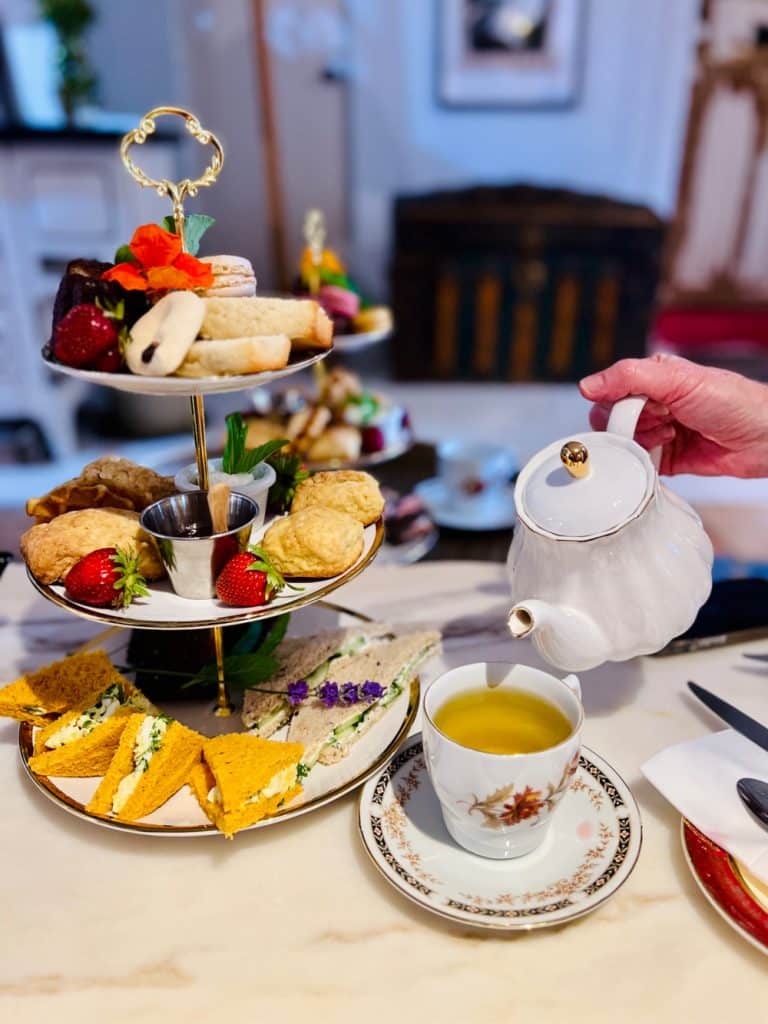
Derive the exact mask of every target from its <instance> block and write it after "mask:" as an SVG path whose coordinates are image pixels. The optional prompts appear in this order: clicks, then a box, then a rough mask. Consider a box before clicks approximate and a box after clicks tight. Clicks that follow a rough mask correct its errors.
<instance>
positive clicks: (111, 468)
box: [27, 455, 176, 523]
mask: <svg viewBox="0 0 768 1024" xmlns="http://www.w3.org/2000/svg"><path fill="white" fill-rule="evenodd" d="M175 493H176V487H175V485H174V482H173V477H170V476H161V475H160V474H159V473H156V472H155V471H154V470H153V469H147V468H146V467H145V466H137V465H136V463H135V462H131V461H130V460H129V459H121V458H118V457H117V456H114V455H107V456H105V457H103V458H101V459H96V460H95V461H94V462H89V463H88V465H87V466H83V468H82V470H81V471H80V475H79V476H77V477H75V478H74V479H72V480H68V481H67V482H66V483H63V484H59V486H58V487H54V489H53V490H52V491H49V492H48V494H44V495H43V496H42V497H41V498H29V499H28V501H27V515H28V516H35V518H36V519H37V522H38V523H45V522H48V521H49V520H50V519H54V518H55V517H56V516H59V515H62V514H63V513H64V512H72V511H74V510H75V509H84V508H127V509H131V510H132V511H134V512H143V511H144V509H145V508H146V507H147V506H148V505H151V504H152V503H153V502H154V501H159V500H160V498H167V497H169V496H170V495H171V494H175Z"/></svg>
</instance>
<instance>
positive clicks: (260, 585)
mask: <svg viewBox="0 0 768 1024" xmlns="http://www.w3.org/2000/svg"><path fill="white" fill-rule="evenodd" d="M284 586H285V580H284V579H283V577H282V576H281V575H280V573H279V572H278V571H277V569H276V568H275V567H274V565H273V564H272V562H271V561H270V560H269V558H268V557H267V555H266V554H265V553H264V551H263V550H262V549H261V548H259V547H251V548H249V549H248V550H247V551H242V552H241V553H240V554H239V555H235V557H234V558H231V559H230V560H229V561H228V562H227V564H226V565H225V566H224V568H223V569H222V570H221V572H220V573H219V578H218V579H217V580H216V594H217V595H218V598H219V600H220V601H222V602H223V603H224V604H229V605H234V606H235V607H236V608H249V607H251V606H253V605H261V604H267V602H268V601H271V600H272V598H273V597H274V596H275V594H276V593H278V591H280V590H282V589H283V587H284Z"/></svg>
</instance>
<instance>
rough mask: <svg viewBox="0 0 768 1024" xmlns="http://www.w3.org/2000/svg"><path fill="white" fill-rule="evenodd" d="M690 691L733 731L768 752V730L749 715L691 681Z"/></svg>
mask: <svg viewBox="0 0 768 1024" xmlns="http://www.w3.org/2000/svg"><path fill="white" fill-rule="evenodd" d="M688 689H689V690H690V691H691V693H692V694H693V695H694V696H695V697H698V699H699V700H700V701H701V702H702V704H705V705H706V706H707V707H708V708H709V710H710V711H714V713H715V714H716V715H717V716H718V718H722V720H723V721H724V722H726V723H727V724H728V725H730V727H731V728H732V729H735V730H736V732H740V733H741V735H742V736H746V737H747V739H748V740H751V741H752V742H753V743H755V744H757V746H758V747H762V748H763V750H768V729H766V727H765V726H764V725H761V724H760V722H758V721H756V719H754V718H750V716H749V715H747V714H745V713H744V712H743V711H739V709H738V708H735V707H734V706H733V704H729V703H728V701H727V700H723V699H722V697H718V696H717V695H716V694H714V693H710V691H709V690H705V689H704V687H703V686H699V685H698V683H692V682H690V681H689V683H688Z"/></svg>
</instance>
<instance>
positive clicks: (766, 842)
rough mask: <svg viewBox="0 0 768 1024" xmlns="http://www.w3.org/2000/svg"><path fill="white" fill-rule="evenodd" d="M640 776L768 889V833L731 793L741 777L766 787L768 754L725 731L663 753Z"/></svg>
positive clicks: (737, 734) (653, 758) (671, 748)
mask: <svg viewBox="0 0 768 1024" xmlns="http://www.w3.org/2000/svg"><path fill="white" fill-rule="evenodd" d="M641 771H642V773H643V775H645V777H646V779H648V781H649V782H650V783H651V785H653V786H655V787H656V789H658V791H659V792H660V793H661V794H662V796H664V797H666V798H667V800H669V802H670V803H671V804H672V805H673V806H674V807H676V808H677V809H678V811H680V813H681V814H682V815H684V817H686V818H687V819H688V820H689V821H690V822H691V824H693V825H695V826H696V828H697V829H698V830H699V831H700V832H703V833H704V835H705V836H709V838H710V839H711V840H712V841H713V842H715V843H717V845H718V846H722V847H723V849H725V850H727V851H728V852H729V853H730V854H731V855H732V856H734V857H735V858H736V859H737V860H739V861H741V863H742V864H745V865H746V866H747V867H748V868H749V869H750V871H752V872H753V874H755V875H757V877H758V878H760V879H761V880H762V881H763V882H766V883H768V828H763V826H762V825H760V824H758V823H757V822H756V821H755V819H754V818H753V817H752V816H751V814H750V813H749V811H748V810H747V809H746V807H745V806H744V804H743V803H742V802H741V800H740V799H739V795H738V793H737V792H736V783H737V782H738V780H739V779H742V778H744V777H745V776H746V777H747V778H753V779H765V780H766V781H768V751H765V750H761V749H760V747H758V746H756V745H755V744H754V743H752V742H751V741H750V740H748V739H746V738H745V737H744V736H741V735H740V734H739V733H737V732H734V731H733V729H725V730H724V731H723V732H716V733H710V734H708V735H707V736H702V737H700V738H699V739H696V740H689V741H688V742H687V743H678V744H677V746H674V747H668V748H667V749H666V750H662V751H661V752H660V753H658V754H656V755H655V756H654V757H652V758H651V759H650V761H647V762H646V763H645V764H644V765H643V766H642V768H641Z"/></svg>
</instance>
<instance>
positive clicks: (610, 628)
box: [507, 396, 712, 672]
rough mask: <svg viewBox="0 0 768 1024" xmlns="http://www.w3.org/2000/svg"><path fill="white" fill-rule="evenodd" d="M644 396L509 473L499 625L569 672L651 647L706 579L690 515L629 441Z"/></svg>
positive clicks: (703, 589) (679, 629)
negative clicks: (512, 482)
mask: <svg viewBox="0 0 768 1024" xmlns="http://www.w3.org/2000/svg"><path fill="white" fill-rule="evenodd" d="M646 401H647V399H646V398H644V397H642V396H638V397H633V398H625V399H623V400H622V401H620V402H617V403H616V405H615V406H614V407H613V409H612V411H611V415H610V418H609V420H608V427H607V430H606V431H605V432H604V433H602V432H601V433H590V434H579V435H576V436H575V437H573V438H571V439H567V440H566V441H565V442H563V441H557V442H556V443H554V444H551V445H549V447H547V448H544V449H543V450H542V451H540V452H538V454H536V455H534V456H533V458H532V459H531V461H530V462H529V463H528V464H527V465H526V466H525V468H524V469H523V471H522V472H521V473H520V476H519V477H518V481H517V485H516V488H515V504H516V506H517V525H516V527H515V535H514V539H513V541H512V546H511V547H510V550H509V558H508V560H507V569H508V572H509V579H510V584H511V588H512V600H513V602H514V607H513V608H512V611H511V612H510V615H509V628H510V631H511V633H512V635H513V636H514V637H524V636H531V638H532V639H533V643H534V645H535V647H536V648H537V650H538V652H539V654H541V656H542V657H543V658H544V659H545V660H546V661H548V662H549V663H550V664H551V665H554V666H556V667H557V668H560V669H566V670H567V671H569V672H578V671H583V670H585V669H589V668H593V667H594V666H595V665H599V664H601V663H602V662H604V661H623V660H624V659H626V658H633V657H635V655H638V654H651V653H652V652H654V651H658V650H659V649H660V648H662V647H664V646H665V644H667V643H668V642H669V641H670V640H671V639H672V638H673V637H675V636H678V635H679V634H680V633H683V632H685V630H686V629H687V628H688V627H689V626H690V625H691V623H692V622H693V620H694V619H695V617H696V613H697V612H698V610H699V608H700V607H701V605H702V604H703V603H704V602H705V601H706V599H707V597H708V595H709V592H710V589H711V587H712V544H711V543H710V540H709V538H708V537H707V535H706V533H705V532H704V528H703V527H702V525H701V520H700V519H699V517H698V516H697V515H696V513H695V512H694V511H693V509H692V508H690V507H689V506H688V505H687V504H686V503H685V502H684V501H683V500H682V499H681V498H679V497H678V496H677V495H676V494H673V493H672V492H671V491H668V490H667V488H666V487H664V486H663V485H662V484H661V482H660V481H659V478H658V475H657V472H656V468H657V466H658V456H659V455H660V452H659V451H655V452H653V453H652V454H651V455H649V454H648V452H646V451H645V450H644V449H643V448H641V447H640V445H639V444H637V443H636V442H635V441H634V440H632V438H633V435H634V432H635V427H636V425H637V421H638V418H639V416H640V412H641V411H642V408H643V405H644V404H645V402H646Z"/></svg>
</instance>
